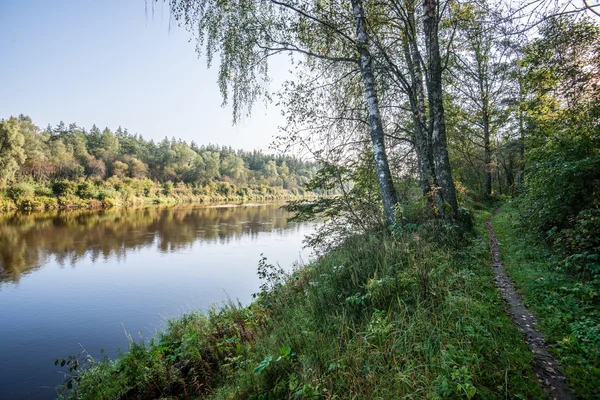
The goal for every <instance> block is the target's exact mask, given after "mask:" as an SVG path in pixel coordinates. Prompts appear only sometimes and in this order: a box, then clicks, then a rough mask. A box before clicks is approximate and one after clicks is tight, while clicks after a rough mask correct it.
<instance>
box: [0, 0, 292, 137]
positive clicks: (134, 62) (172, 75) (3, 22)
mask: <svg viewBox="0 0 600 400" xmlns="http://www.w3.org/2000/svg"><path fill="white" fill-rule="evenodd" d="M149 3H151V0H149ZM169 25H171V29H170V27H169ZM189 38H190V35H189V34H188V32H186V31H185V30H184V29H182V28H178V27H174V26H173V24H172V23H171V24H169V10H168V7H167V6H162V5H161V4H158V5H156V7H155V15H154V17H153V16H152V11H151V9H149V10H148V14H147V15H146V12H145V2H144V0H102V1H98V0H70V1H67V0H52V1H50V0H0V49H2V60H1V61H0V118H7V117H9V116H11V115H18V114H20V113H23V114H27V115H29V116H31V118H32V119H33V121H34V122H35V123H36V124H37V125H38V126H40V127H42V128H45V127H46V125H47V124H48V123H50V124H52V125H56V124H57V123H58V122H60V121H61V120H63V121H64V122H65V123H67V124H69V123H71V122H75V123H77V124H78V125H79V126H83V127H86V128H88V129H89V128H90V127H91V126H92V124H94V123H95V124H96V125H98V127H100V128H104V127H105V126H108V127H109V128H111V129H116V128H117V127H118V126H122V127H123V128H127V129H128V130H129V131H130V132H131V133H136V132H137V133H140V134H142V135H143V136H144V137H145V138H146V139H154V140H161V139H162V138H163V137H165V136H168V137H169V138H170V137H172V136H175V137H176V138H182V139H184V140H186V141H188V142H189V141H191V140H194V141H196V143H198V144H203V143H209V142H210V143H216V144H225V145H231V146H233V147H235V148H244V149H254V148H263V149H266V148H267V146H268V144H269V143H270V142H271V139H272V136H273V135H275V134H276V133H277V126H279V125H282V124H283V118H282V117H281V116H280V112H279V110H278V109H276V108H275V107H274V106H272V105H271V106H269V107H268V108H267V109H265V108H263V107H262V106H257V107H255V109H254V110H253V114H252V116H251V118H249V119H248V118H246V119H244V120H243V121H241V122H240V123H239V124H238V125H236V126H234V127H232V124H231V121H232V118H231V110H230V109H229V108H225V109H223V108H221V106H220V105H221V97H220V95H219V91H218V87H217V83H216V79H217V78H216V68H215V67H214V66H213V68H211V69H210V70H209V69H207V68H206V62H205V60H204V59H198V57H197V55H196V53H195V51H194V48H195V43H193V42H189ZM282 66H283V70H284V71H285V69H286V68H285V64H284V63H281V62H280V63H279V67H280V69H281V67H282ZM274 67H275V65H274ZM272 69H273V68H272ZM284 71H281V72H280V73H279V76H280V78H281V77H283V76H285V73H284ZM271 89H273V90H274V89H277V86H276V85H275V84H273V86H272V87H271Z"/></svg>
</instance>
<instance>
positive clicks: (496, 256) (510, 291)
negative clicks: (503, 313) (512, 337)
mask: <svg viewBox="0 0 600 400" xmlns="http://www.w3.org/2000/svg"><path fill="white" fill-rule="evenodd" d="M486 226H487V230H488V233H489V235H490V249H491V255H492V269H493V270H494V274H496V279H495V283H496V286H497V287H498V289H500V293H501V294H502V298H503V299H504V301H505V302H506V303H507V304H508V313H509V316H510V318H511V319H512V320H513V322H514V323H515V324H517V326H518V327H519V329H521V332H523V334H524V335H525V342H527V344H528V345H529V347H530V348H531V351H532V352H533V368H534V371H535V374H536V375H537V377H538V379H539V380H540V382H541V383H542V386H543V388H544V390H545V391H546V393H547V394H548V397H549V398H551V399H556V400H563V399H565V400H570V399H574V398H575V397H574V396H573V395H572V394H571V391H570V390H569V386H568V385H567V380H566V378H565V377H564V375H563V374H562V372H560V369H559V368H558V362H557V361H556V359H555V358H554V356H553V355H552V354H550V352H549V351H548V345H547V344H546V341H545V340H544V335H543V334H542V333H541V332H540V331H539V330H537V329H536V328H535V327H534V325H535V316H534V315H533V313H532V312H531V311H530V310H529V309H528V308H527V307H525V306H524V305H523V299H522V297H521V296H520V295H519V294H518V293H517V292H516V290H515V286H514V285H513V282H512V281H511V280H510V278H509V277H508V276H507V275H506V272H505V271H504V266H503V265H502V262H501V261H500V249H499V247H498V238H497V237H496V233H495V232H494V228H493V227H492V217H490V218H489V219H488V220H487V222H486Z"/></svg>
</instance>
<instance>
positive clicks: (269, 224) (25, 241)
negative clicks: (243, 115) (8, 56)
mask: <svg viewBox="0 0 600 400" xmlns="http://www.w3.org/2000/svg"><path fill="white" fill-rule="evenodd" d="M288 216H289V214H288V213H287V212H286V211H284V210H282V209H280V204H263V205H244V206H216V207H200V206H195V207H193V206H185V207H183V206H182V207H175V208H160V207H149V208H143V209H118V210H106V211H95V212H92V211H68V212H55V213H38V214H30V215H23V214H15V215H5V216H0V310H1V313H2V314H1V319H0V399H4V400H8V399H10V400H12V399H30V398H35V399H51V398H54V396H55V394H56V392H55V386H56V385H58V384H60V383H61V380H62V376H63V375H62V374H61V372H65V368H60V367H55V366H54V360H55V359H57V358H59V357H67V356H69V355H76V354H78V353H80V352H81V351H82V349H85V351H87V353H89V354H90V355H92V356H94V357H101V350H104V351H105V354H106V355H107V356H108V357H111V358H114V357H115V356H117V355H118V349H121V350H126V349H127V343H128V339H127V335H131V337H132V338H134V339H136V340H139V339H148V338H150V337H152V336H153V335H154V334H155V332H156V331H157V330H160V329H161V327H162V326H163V324H164V321H165V318H168V317H176V316H178V315H180V314H182V313H185V312H186V311H190V310H195V309H206V308H207V307H210V306H211V305H213V304H217V305H218V304H222V303H223V302H224V301H227V299H228V298H231V299H232V300H236V299H237V300H239V301H240V302H241V303H242V304H248V303H249V302H250V301H251V299H252V293H254V292H257V291H258V287H259V285H260V281H259V279H258V277H257V275H256V267H257V265H258V261H259V260H260V258H261V254H264V255H265V256H266V257H267V261H268V262H269V263H271V264H274V263H279V264H280V265H281V266H282V267H284V268H287V269H291V268H293V264H294V263H295V262H296V261H297V260H299V259H301V260H304V261H306V260H307V258H308V255H309V251H308V250H303V249H302V240H303V238H304V236H305V235H307V234H310V233H312V232H314V229H315V225H314V224H310V223H288V222H287V217H288Z"/></svg>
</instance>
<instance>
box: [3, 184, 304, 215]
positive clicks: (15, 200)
mask: <svg viewBox="0 0 600 400" xmlns="http://www.w3.org/2000/svg"><path fill="white" fill-rule="evenodd" d="M314 196H316V194H314V193H312V192H306V191H304V190H303V189H301V188H293V189H284V188H281V187H273V186H264V185H249V186H243V187H237V186H235V185H233V184H230V183H227V182H213V183H211V184H208V185H205V186H197V187H192V186H187V185H184V184H183V183H181V184H177V185H174V184H173V183H172V182H166V183H164V184H159V183H157V182H153V181H151V180H149V179H143V180H138V179H129V178H127V179H123V180H120V179H112V178H110V179H108V180H106V181H98V182H90V181H80V182H77V181H56V182H54V183H52V184H48V185H39V184H32V183H20V184H15V185H13V186H10V187H9V188H7V189H6V190H5V191H4V192H3V193H2V192H0V212H8V211H51V210H58V209H60V210H64V209H106V208H112V207H129V206H141V205H150V204H162V205H176V204H185V203H199V204H210V203H245V202H269V201H289V200H297V199H300V198H306V197H309V198H310V197H314Z"/></svg>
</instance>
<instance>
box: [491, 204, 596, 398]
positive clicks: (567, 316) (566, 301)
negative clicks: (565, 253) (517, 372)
mask: <svg viewBox="0 0 600 400" xmlns="http://www.w3.org/2000/svg"><path fill="white" fill-rule="evenodd" d="M519 225H520V216H519V212H518V210H517V209H516V208H514V207H513V206H512V205H511V204H508V205H506V206H505V207H503V209H502V210H501V212H500V213H499V214H498V215H497V216H496V217H495V218H494V229H495V231H496V234H497V236H498V240H499V243H500V252H501V254H502V261H503V264H504V266H505V268H506V271H507V273H508V274H509V275H510V277H511V278H512V279H513V280H514V282H515V285H516V287H517V289H518V291H519V292H520V293H521V294H522V295H523V296H524V298H525V301H526V304H527V305H528V306H529V307H530V308H531V309H532V310H533V311H534V313H535V314H536V316H537V320H538V327H539V329H541V330H542V331H543V332H544V334H545V336H546V339H547V341H548V342H549V344H550V346H551V350H552V352H553V353H554V354H555V355H556V357H557V358H558V360H559V363H560V366H561V368H562V369H563V372H564V373H565V375H566V376H567V379H568V381H569V383H570V385H571V386H572V388H573V390H574V391H575V393H576V394H577V395H578V396H579V397H580V398H582V399H600V309H599V306H600V282H598V280H590V279H589V277H588V276H586V275H581V274H577V273H576V272H574V271H573V269H572V268H570V265H569V264H568V260H567V261H564V260H563V257H562V256H561V255H560V254H557V253H555V252H553V251H552V250H550V249H549V248H547V247H546V246H544V245H543V244H541V243H542V242H540V241H539V240H538V237H537V235H534V236H531V237H529V234H528V232H525V231H523V230H521V229H519ZM556 250H558V249H556Z"/></svg>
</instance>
